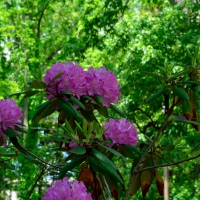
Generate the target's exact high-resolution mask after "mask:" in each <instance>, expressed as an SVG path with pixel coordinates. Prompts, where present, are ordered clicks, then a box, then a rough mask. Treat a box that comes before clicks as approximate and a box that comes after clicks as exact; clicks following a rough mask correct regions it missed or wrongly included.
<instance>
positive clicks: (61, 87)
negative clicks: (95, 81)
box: [44, 62, 87, 99]
mask: <svg viewBox="0 0 200 200" xmlns="http://www.w3.org/2000/svg"><path fill="white" fill-rule="evenodd" d="M60 73H63V75H62V76H60V77H59V78H57V79H56V80H55V81H53V82H51V80H52V79H53V78H54V77H55V76H56V75H58V74H60ZM44 82H45V83H46V84H47V85H48V88H47V98H48V99H52V98H53V97H54V96H59V95H60V94H61V93H62V92H64V91H69V92H71V93H72V94H75V95H76V96H77V97H78V98H80V96H81V95H85V94H86V89H85V86H86V83H87V82H86V78H85V71H83V68H81V67H78V63H72V62H68V63H64V62H62V63H58V62H57V63H56V64H54V65H52V67H51V69H50V70H47V71H46V75H45V76H44Z"/></svg>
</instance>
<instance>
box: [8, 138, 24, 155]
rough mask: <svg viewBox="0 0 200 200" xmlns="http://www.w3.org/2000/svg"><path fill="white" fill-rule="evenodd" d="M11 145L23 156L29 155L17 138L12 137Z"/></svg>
mask: <svg viewBox="0 0 200 200" xmlns="http://www.w3.org/2000/svg"><path fill="white" fill-rule="evenodd" d="M10 141H11V143H12V144H13V145H14V146H15V147H16V148H17V149H18V150H19V151H20V152H21V153H23V154H25V155H26V154H28V153H27V152H26V150H25V149H24V148H23V147H22V146H21V145H20V144H19V142H18V140H17V138H16V137H10Z"/></svg>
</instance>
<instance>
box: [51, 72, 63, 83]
mask: <svg viewBox="0 0 200 200" xmlns="http://www.w3.org/2000/svg"><path fill="white" fill-rule="evenodd" d="M63 74H64V72H62V73H59V74H57V75H56V76H54V77H53V78H52V79H51V80H50V82H49V84H50V83H52V82H54V81H55V80H56V79H58V78H60V77H61V76H62V75H63Z"/></svg>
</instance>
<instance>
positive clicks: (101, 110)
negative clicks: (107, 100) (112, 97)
mask: <svg viewBox="0 0 200 200" xmlns="http://www.w3.org/2000/svg"><path fill="white" fill-rule="evenodd" d="M94 107H95V108H96V109H97V110H98V112H99V114H101V115H102V116H104V117H106V118H108V109H107V107H105V106H103V105H102V104H100V103H97V104H96V105H94Z"/></svg>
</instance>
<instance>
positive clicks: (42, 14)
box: [37, 0, 49, 38]
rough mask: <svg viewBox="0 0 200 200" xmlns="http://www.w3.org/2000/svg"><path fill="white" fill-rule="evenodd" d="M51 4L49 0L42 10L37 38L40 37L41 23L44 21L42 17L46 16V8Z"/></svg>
mask: <svg viewBox="0 0 200 200" xmlns="http://www.w3.org/2000/svg"><path fill="white" fill-rule="evenodd" d="M48 4H49V0H48V1H47V3H46V5H45V6H44V7H43V9H42V11H41V15H40V17H39V19H38V32H37V38H40V24H41V21H42V17H43V16H44V11H45V10H46V8H47V6H48Z"/></svg>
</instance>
